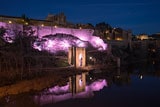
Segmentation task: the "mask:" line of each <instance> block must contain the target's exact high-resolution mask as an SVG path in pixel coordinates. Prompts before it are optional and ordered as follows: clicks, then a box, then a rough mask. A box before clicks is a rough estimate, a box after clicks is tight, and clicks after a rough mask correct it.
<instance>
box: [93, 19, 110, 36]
mask: <svg viewBox="0 0 160 107" xmlns="http://www.w3.org/2000/svg"><path fill="white" fill-rule="evenodd" d="M95 29H96V30H98V32H99V33H100V36H101V38H106V30H108V31H111V30H112V27H111V26H110V25H109V24H107V23H105V22H100V23H98V24H96V26H95Z"/></svg>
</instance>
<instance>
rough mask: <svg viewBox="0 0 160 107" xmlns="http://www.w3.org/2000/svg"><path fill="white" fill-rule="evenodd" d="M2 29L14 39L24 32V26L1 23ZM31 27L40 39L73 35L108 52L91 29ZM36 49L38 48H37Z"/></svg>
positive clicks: (7, 35) (6, 35) (105, 45)
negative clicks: (49, 36) (50, 36)
mask: <svg viewBox="0 0 160 107" xmlns="http://www.w3.org/2000/svg"><path fill="white" fill-rule="evenodd" d="M0 27H4V28H5V29H7V32H6V34H5V37H11V38H14V36H15V35H17V33H18V32H19V31H23V25H19V24H12V23H4V22H0ZM30 27H31V28H32V29H33V31H35V33H34V36H38V37H39V38H43V37H44V36H46V35H55V34H57V33H59V34H68V35H73V36H75V37H77V38H79V39H80V40H82V41H87V42H89V43H90V44H91V45H92V46H93V47H95V48H97V49H98V50H106V48H107V44H105V43H104V42H103V40H102V39H100V38H99V37H96V36H93V32H94V30H91V29H72V28H58V27H57V26H30ZM6 41H9V40H6ZM50 42H52V41H50ZM46 45H49V44H46ZM82 47H83V46H82ZM34 48H36V46H35V47H34ZM39 48H40V47H39ZM60 48H61V47H60Z"/></svg>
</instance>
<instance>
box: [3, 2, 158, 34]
mask: <svg viewBox="0 0 160 107" xmlns="http://www.w3.org/2000/svg"><path fill="white" fill-rule="evenodd" d="M60 12H64V13H65V15H66V16H67V20H68V21H69V22H73V23H92V24H94V25H95V24H96V23H99V22H106V23H109V24H110V25H111V26H112V27H121V28H124V29H131V30H132V32H133V33H134V34H139V33H147V34H152V33H157V32H160V0H1V1H0V15H9V16H21V15H22V14H26V16H28V17H29V18H35V19H45V18H46V16H47V15H48V14H49V13H50V14H57V13H60Z"/></svg>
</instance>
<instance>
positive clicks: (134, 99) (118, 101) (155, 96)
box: [0, 60, 160, 107]
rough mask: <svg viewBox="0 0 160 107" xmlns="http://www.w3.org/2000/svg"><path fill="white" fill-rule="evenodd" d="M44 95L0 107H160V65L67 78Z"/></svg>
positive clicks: (23, 97) (7, 100) (22, 96)
mask: <svg viewBox="0 0 160 107" xmlns="http://www.w3.org/2000/svg"><path fill="white" fill-rule="evenodd" d="M66 81H67V82H66V83H65V84H58V85H55V86H52V87H50V88H46V89H45V90H43V91H41V92H30V93H23V94H20V95H13V96H6V97H4V98H3V99H1V100H0V107H87V106H89V107H98V106H99V107H160V100H159V99H160V62H159V61H155V60H150V61H146V62H138V63H135V64H132V65H128V66H127V67H122V68H121V69H117V70H115V71H114V72H110V73H108V71H107V70H106V71H102V72H100V71H99V70H97V71H96V70H95V71H91V72H89V73H79V74H75V75H71V76H70V77H66Z"/></svg>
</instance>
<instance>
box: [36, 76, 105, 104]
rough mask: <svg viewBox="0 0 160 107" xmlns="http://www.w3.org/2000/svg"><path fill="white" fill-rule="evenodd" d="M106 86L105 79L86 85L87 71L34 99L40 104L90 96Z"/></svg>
mask: <svg viewBox="0 0 160 107" xmlns="http://www.w3.org/2000/svg"><path fill="white" fill-rule="evenodd" d="M105 86H107V82H106V80H105V79H99V80H96V81H94V82H92V83H91V84H89V85H86V73H83V74H80V75H75V76H71V77H69V83H68V84H67V85H65V86H54V87H52V88H49V89H48V90H47V91H45V92H43V93H41V94H40V95H35V96H34V101H35V103H37V104H39V105H45V104H50V103H56V102H60V101H64V100H68V99H72V98H73V99H74V98H90V97H93V96H94V91H100V90H101V89H103V88H104V87H105ZM72 92H73V93H74V94H73V93H72Z"/></svg>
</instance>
